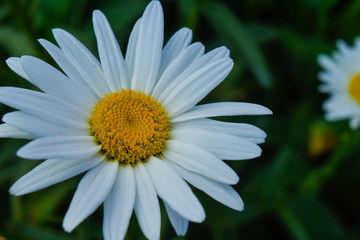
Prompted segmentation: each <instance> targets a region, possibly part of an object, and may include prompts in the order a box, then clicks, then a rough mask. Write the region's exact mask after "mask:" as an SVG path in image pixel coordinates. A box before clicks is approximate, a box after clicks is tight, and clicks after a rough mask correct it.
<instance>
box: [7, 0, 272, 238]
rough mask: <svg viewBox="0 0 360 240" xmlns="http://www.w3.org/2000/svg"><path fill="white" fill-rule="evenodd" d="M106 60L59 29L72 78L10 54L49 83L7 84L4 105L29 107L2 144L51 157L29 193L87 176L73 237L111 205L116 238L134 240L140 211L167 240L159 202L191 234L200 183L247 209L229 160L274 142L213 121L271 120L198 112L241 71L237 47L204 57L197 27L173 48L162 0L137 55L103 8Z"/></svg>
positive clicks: (221, 109) (57, 50)
mask: <svg viewBox="0 0 360 240" xmlns="http://www.w3.org/2000/svg"><path fill="white" fill-rule="evenodd" d="M93 23H94V30H95V35H96V39H97V46H98V50H99V56H100V61H98V60H97V59H96V58H95V57H94V56H93V55H92V54H91V53H90V51H89V50H88V49H87V48H86V47H85V46H84V45H83V44H81V43H80V42H79V41H78V40H77V39H76V38H75V37H73V36H72V35H71V34H70V33H68V32H66V31H64V30H62V29H54V30H53V33H54V36H55V39H56V42H57V43H58V45H59V47H57V46H56V45H54V44H52V43H50V42H48V41H46V40H44V39H40V40H39V42H40V43H41V45H42V46H43V47H44V48H45V49H46V50H47V51H48V52H49V54H50V55H51V57H53V58H54V60H55V62H56V63H57V64H58V65H59V67H60V68H61V70H62V72H61V71H59V70H57V69H56V68H54V67H52V66H50V65H49V64H47V63H45V62H44V61H42V60H40V59H37V58H35V57H31V56H22V57H21V58H9V59H8V60H7V64H8V65H9V67H10V68H11V69H12V70H13V71H15V72H16V73H17V74H19V75H20V76H22V77H23V78H25V79H26V80H28V81H29V82H30V83H32V84H33V85H35V86H36V87H38V88H39V89H40V90H41V91H33V90H28V89H22V88H15V87H1V88H0V102H2V103H4V104H6V105H8V106H10V107H13V108H15V109H18V111H14V112H11V113H7V114H5V115H4V117H3V121H4V122H5V123H4V124H2V125H0V136H2V137H10V138H23V139H30V140H31V141H30V142H29V143H28V144H26V145H25V146H23V147H22V148H20V149H19V150H18V152H17V155H18V156H19V157H22V158H26V159H46V160H45V161H44V162H42V163H40V164H39V165H38V166H37V167H35V168H34V169H33V170H31V171H30V172H29V173H27V174H26V175H24V176H23V177H21V178H20V179H19V180H18V181H17V182H16V183H15V184H14V185H13V186H12V187H11V188H10V193H11V194H13V195H15V196H19V195H23V194H27V193H30V192H34V191H37V190H39V189H42V188H45V187H48V186H50V185H52V184H55V183H58V182H61V181H64V180H66V179H68V178H71V177H73V176H75V175H78V174H81V173H84V172H86V173H85V175H84V176H83V178H82V179H81V181H80V183H79V185H78V187H77V189H76V191H75V194H74V197H73V199H72V201H71V204H70V207H69V209H68V211H67V213H66V215H65V218H64V221H63V228H64V229H65V231H67V232H71V231H73V229H75V228H76V226H78V225H79V224H80V223H81V222H82V221H83V220H84V219H85V218H87V217H88V216H89V215H90V214H92V213H93V212H94V211H95V210H96V209H97V208H98V207H99V206H100V205H101V204H102V203H104V222H103V233H104V238H105V239H123V238H124V237H125V234H126V231H127V228H128V225H129V220H130V218H131V215H132V212H133V210H134V212H135V215H136V217H137V220H138V222H139V225H140V227H141V229H142V231H143V233H144V235H145V236H146V237H147V238H149V239H159V238H160V222H161V221H160V207H159V199H158V197H159V198H160V199H161V200H162V201H163V202H164V205H165V208H166V211H167V214H168V216H169V219H170V222H171V223H172V225H173V227H174V229H175V231H176V233H177V234H178V235H184V234H185V233H186V231H187V228H188V224H189V221H192V222H202V221H204V218H205V212H204V209H203V207H202V206H201V204H200V202H199V201H198V199H197V198H196V196H195V195H194V194H193V192H192V190H191V188H190V187H189V185H188V183H190V184H191V185H193V186H194V187H196V188H198V189H200V190H202V191H204V192H205V193H207V194H208V195H210V196H211V197H212V198H214V199H216V200H218V201H219V202H221V203H223V204H224V205H226V206H229V207H230V208H233V209H235V210H242V209H243V202H242V200H241V198H240V196H239V195H238V194H237V193H236V192H235V191H234V189H233V188H232V187H231V186H230V185H232V184H236V183H237V182H238V181H239V178H238V176H237V175H236V173H235V172H234V171H233V170H232V169H231V168H230V167H229V166H228V165H227V164H226V163H225V162H224V161H223V160H222V159H226V160H239V159H250V158H255V157H258V156H259V155H260V154H261V149H260V147H259V146H258V145H257V144H258V143H262V142H264V139H265V136H266V134H265V133H264V132H263V131H262V130H260V129H259V128H257V127H254V126H252V125H248V124H242V123H228V122H221V121H216V120H212V119H209V118H210V117H216V116H233V115H261V114H271V111H270V110H269V109H267V108H265V107H263V106H260V105H256V104H251V103H238V102H222V103H209V104H202V105H196V104H197V103H198V102H199V101H200V100H202V99H203V98H204V97H205V96H206V95H207V94H208V93H209V92H210V91H211V90H212V89H214V88H215V87H216V86H217V85H218V84H219V83H221V82H222V81H223V80H224V79H225V78H226V76H227V75H228V74H229V72H230V71H231V69H232V67H233V61H232V60H231V58H230V57H229V50H228V49H227V48H225V47H219V48H217V49H214V50H212V51H210V52H208V53H206V54H205V53H204V46H203V45H202V44H201V43H199V42H196V43H191V38H192V33H191V30H189V29H187V28H182V29H180V30H179V31H178V32H176V33H175V34H174V35H173V36H172V37H171V39H170V40H169V41H168V42H167V44H166V45H165V46H164V47H163V36H164V34H163V30H164V20H163V12H162V7H161V5H160V2H159V1H152V2H151V3H150V4H149V5H148V6H147V8H146V9H145V12H144V13H143V15H142V17H141V18H140V19H139V20H138V21H137V22H136V24H135V26H134V28H133V30H132V32H131V35H130V39H129V43H128V46H127V51H126V55H125V58H124V57H123V55H122V53H121V50H120V47H119V45H118V42H117V41H116V38H115V36H114V33H113V32H112V30H111V27H110V24H109V23H108V21H107V19H106V18H105V16H104V15H103V13H101V12H100V11H98V10H96V11H94V13H93Z"/></svg>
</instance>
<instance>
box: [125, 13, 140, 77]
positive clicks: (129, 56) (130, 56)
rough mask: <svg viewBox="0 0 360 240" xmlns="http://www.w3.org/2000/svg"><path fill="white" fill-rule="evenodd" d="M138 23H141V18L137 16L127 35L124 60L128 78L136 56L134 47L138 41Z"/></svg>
mask: <svg viewBox="0 0 360 240" xmlns="http://www.w3.org/2000/svg"><path fill="white" fill-rule="evenodd" d="M140 25H141V18H139V19H138V20H137V21H136V23H135V24H134V27H133V29H132V31H131V34H130V37H129V41H128V45H127V49H126V54H125V62H126V65H127V66H128V71H129V78H131V73H132V69H133V68H134V64H135V57H136V51H137V50H136V48H137V42H138V38H139V29H140Z"/></svg>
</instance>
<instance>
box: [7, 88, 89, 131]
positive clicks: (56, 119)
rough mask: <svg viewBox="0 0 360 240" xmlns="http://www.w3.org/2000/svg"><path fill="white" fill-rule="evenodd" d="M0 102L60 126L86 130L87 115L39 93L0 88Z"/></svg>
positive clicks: (61, 101) (87, 126)
mask: <svg viewBox="0 0 360 240" xmlns="http://www.w3.org/2000/svg"><path fill="white" fill-rule="evenodd" d="M0 102H2V103H4V104H6V105H8V106H10V107H13V108H17V109H19V110H21V111H24V112H26V113H29V114H32V115H35V116H38V117H40V118H43V119H46V120H48V121H50V122H53V123H56V124H58V125H62V126H71V127H73V128H80V129H88V128H89V125H88V123H87V121H88V120H87V119H88V113H86V112H83V111H82V110H81V109H79V108H76V107H75V106H73V105H71V104H70V103H68V102H66V101H64V100H62V99H59V98H57V97H54V96H50V95H47V94H44V93H41V92H36V91H31V90H28V89H23V88H15V87H0Z"/></svg>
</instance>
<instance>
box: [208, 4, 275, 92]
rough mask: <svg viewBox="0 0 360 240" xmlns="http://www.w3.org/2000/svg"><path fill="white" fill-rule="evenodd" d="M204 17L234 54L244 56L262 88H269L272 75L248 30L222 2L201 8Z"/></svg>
mask: <svg viewBox="0 0 360 240" xmlns="http://www.w3.org/2000/svg"><path fill="white" fill-rule="evenodd" d="M203 11H204V12H205V14H206V17H207V18H208V19H209V21H210V23H211V24H212V26H213V27H214V29H215V30H216V31H217V32H218V34H219V36H223V38H224V40H225V41H228V44H229V46H233V49H231V50H234V51H235V54H240V55H242V56H243V57H244V58H245V62H246V63H247V65H248V67H249V68H250V69H251V71H252V72H253V74H254V75H255V76H256V78H257V80H258V82H259V84H260V85H261V86H262V87H263V88H270V87H271V85H272V77H271V74H270V71H269V69H268V67H267V64H266V62H265V58H264V56H263V54H262V52H261V50H260V47H259V46H258V45H257V44H256V40H255V39H254V38H253V36H252V35H251V34H249V31H248V30H247V28H246V27H245V26H243V24H242V23H241V22H240V21H239V20H238V19H237V18H236V17H235V16H234V15H233V13H232V12H231V11H230V10H229V9H228V8H227V7H226V6H224V5H223V4H221V3H218V2H214V3H213V4H211V5H208V6H207V7H205V8H204V9H203Z"/></svg>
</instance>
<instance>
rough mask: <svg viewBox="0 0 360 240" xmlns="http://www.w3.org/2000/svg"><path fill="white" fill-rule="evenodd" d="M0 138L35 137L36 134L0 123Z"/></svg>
mask: <svg viewBox="0 0 360 240" xmlns="http://www.w3.org/2000/svg"><path fill="white" fill-rule="evenodd" d="M0 138H20V139H35V138H37V136H35V135H33V134H30V133H27V132H24V131H22V130H20V129H17V128H15V127H13V126H11V125H9V124H6V123H3V124H0Z"/></svg>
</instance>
